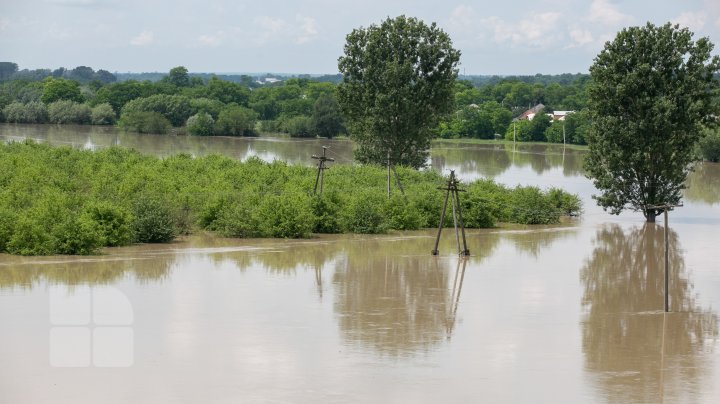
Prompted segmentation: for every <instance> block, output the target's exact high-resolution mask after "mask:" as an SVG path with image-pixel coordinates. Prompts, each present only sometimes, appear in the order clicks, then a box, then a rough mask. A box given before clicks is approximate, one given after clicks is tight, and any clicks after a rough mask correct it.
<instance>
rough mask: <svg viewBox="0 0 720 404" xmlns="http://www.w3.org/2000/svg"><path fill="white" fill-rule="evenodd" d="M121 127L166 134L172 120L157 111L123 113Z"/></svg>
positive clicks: (135, 130)
mask: <svg viewBox="0 0 720 404" xmlns="http://www.w3.org/2000/svg"><path fill="white" fill-rule="evenodd" d="M119 125H120V127H122V128H124V129H126V130H131V131H134V132H140V133H159V134H165V133H167V132H168V130H170V127H171V125H170V121H168V120H167V119H166V118H165V117H164V116H162V115H161V114H159V113H157V112H129V113H123V115H122V117H121V118H120V122H119Z"/></svg>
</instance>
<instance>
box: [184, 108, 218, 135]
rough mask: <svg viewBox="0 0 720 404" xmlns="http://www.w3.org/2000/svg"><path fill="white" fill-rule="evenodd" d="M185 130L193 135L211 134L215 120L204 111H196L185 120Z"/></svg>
mask: <svg viewBox="0 0 720 404" xmlns="http://www.w3.org/2000/svg"><path fill="white" fill-rule="evenodd" d="M186 126H187V130H188V132H190V134H191V135H195V136H211V135H212V134H213V128H214V126H215V121H214V120H213V118H212V116H210V114H208V113H206V112H198V113H197V114H195V115H193V116H191V117H190V118H188V120H187V124H186Z"/></svg>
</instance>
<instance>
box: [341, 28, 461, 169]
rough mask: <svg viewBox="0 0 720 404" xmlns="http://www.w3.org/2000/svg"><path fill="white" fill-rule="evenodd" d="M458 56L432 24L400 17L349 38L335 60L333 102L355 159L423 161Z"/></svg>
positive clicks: (448, 96) (449, 97)
mask: <svg viewBox="0 0 720 404" xmlns="http://www.w3.org/2000/svg"><path fill="white" fill-rule="evenodd" d="M459 59H460V51H458V50H456V49H454V48H453V47H452V41H451V40H450V37H449V36H448V35H447V34H446V33H445V32H444V31H443V30H441V29H440V28H438V27H437V26H436V25H435V23H433V24H431V25H429V26H428V25H426V24H425V23H424V22H422V21H420V20H418V19H415V18H412V17H405V16H400V17H397V18H394V19H390V18H388V19H386V20H385V21H383V22H382V23H381V24H380V25H379V26H378V25H371V26H369V27H368V28H358V29H355V30H353V31H352V32H351V33H350V34H348V36H347V38H346V43H345V55H344V56H342V57H340V59H339V60H338V67H339V69H340V72H341V73H342V74H343V80H342V82H341V83H340V85H339V86H338V101H339V103H340V106H341V107H342V110H343V112H344V113H345V115H346V117H347V118H348V123H349V124H350V125H349V129H350V133H351V136H352V137H353V138H354V139H355V140H356V141H357V143H358V146H359V147H358V149H357V150H356V152H355V156H356V158H357V159H358V160H359V161H361V162H374V163H384V162H385V161H386V158H387V154H388V153H389V154H390V158H391V160H392V161H393V163H395V164H403V165H408V166H412V167H421V166H423V165H424V164H425V161H426V160H427V156H428V149H429V147H430V140H431V138H432V129H434V128H435V127H436V126H437V123H438V120H439V118H440V117H441V116H442V115H443V114H446V113H448V112H450V111H451V110H452V107H453V101H454V100H453V86H454V83H455V79H456V78H457V74H458V71H457V64H458V60H459Z"/></svg>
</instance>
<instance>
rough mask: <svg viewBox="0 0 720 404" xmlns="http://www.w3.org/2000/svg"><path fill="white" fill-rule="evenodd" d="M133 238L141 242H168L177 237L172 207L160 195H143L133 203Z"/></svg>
mask: <svg viewBox="0 0 720 404" xmlns="http://www.w3.org/2000/svg"><path fill="white" fill-rule="evenodd" d="M132 213H133V220H132V225H131V226H132V231H133V240H134V241H136V242H139V243H167V242H169V241H172V240H173V239H175V235H176V234H177V233H176V228H175V217H174V214H173V210H172V208H170V207H169V206H168V205H167V204H166V203H164V202H163V201H161V200H160V198H159V197H150V196H146V195H141V196H139V197H138V199H136V200H135V202H134V203H133V212H132Z"/></svg>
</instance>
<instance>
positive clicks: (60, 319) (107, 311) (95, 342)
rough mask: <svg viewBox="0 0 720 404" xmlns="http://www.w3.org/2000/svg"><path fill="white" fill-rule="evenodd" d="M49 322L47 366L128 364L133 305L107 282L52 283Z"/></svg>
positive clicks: (131, 345)
mask: <svg viewBox="0 0 720 404" xmlns="http://www.w3.org/2000/svg"><path fill="white" fill-rule="evenodd" d="M50 323H51V324H52V328H50V365H51V366H54V367H89V366H91V365H92V366H96V367H129V366H132V364H133V360H134V336H133V330H132V327H130V326H131V325H132V323H133V309H132V305H131V304H130V301H129V300H128V298H127V296H125V294H123V293H122V292H121V291H119V290H117V289H115V288H113V287H110V286H96V287H89V286H76V287H68V286H52V287H50Z"/></svg>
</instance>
